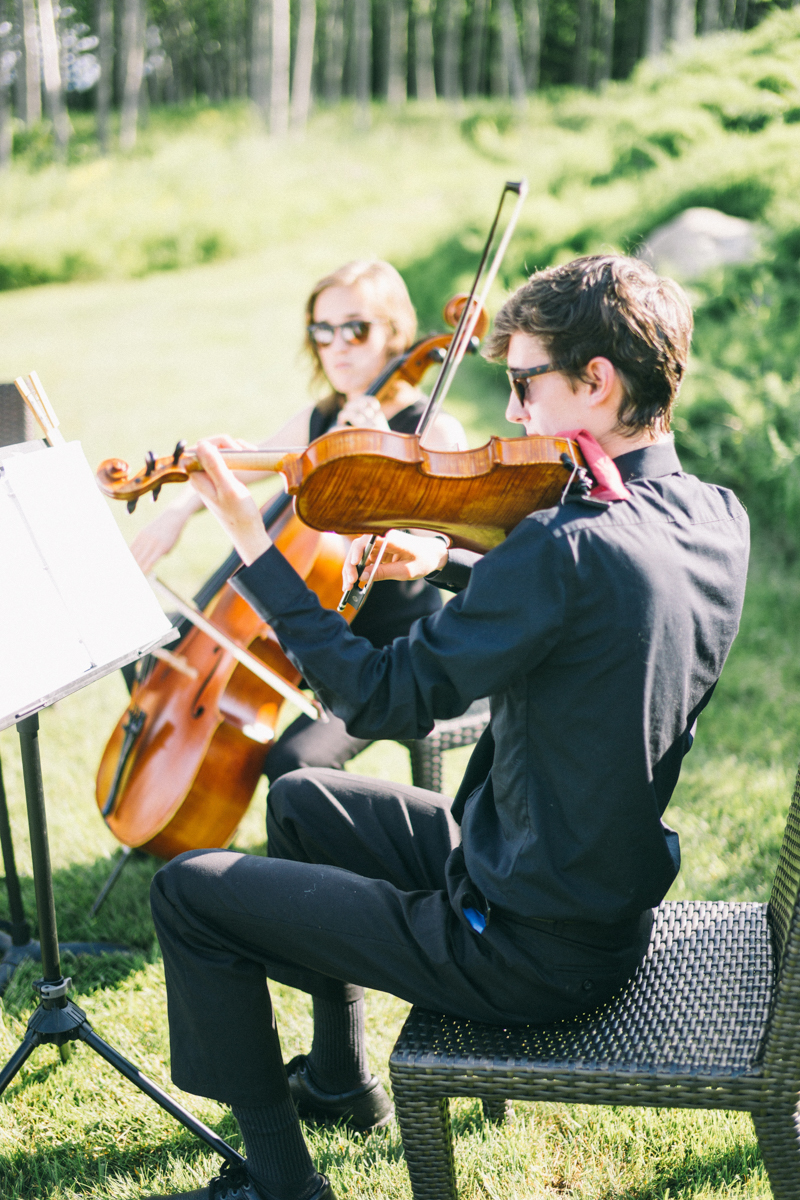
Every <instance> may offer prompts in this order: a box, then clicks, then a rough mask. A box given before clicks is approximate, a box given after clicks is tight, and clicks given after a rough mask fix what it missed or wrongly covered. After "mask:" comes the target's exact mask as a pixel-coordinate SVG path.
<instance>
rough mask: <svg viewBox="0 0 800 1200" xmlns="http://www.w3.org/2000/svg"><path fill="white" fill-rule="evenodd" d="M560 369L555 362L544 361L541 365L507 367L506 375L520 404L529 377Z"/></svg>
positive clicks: (526, 390)
mask: <svg viewBox="0 0 800 1200" xmlns="http://www.w3.org/2000/svg"><path fill="white" fill-rule="evenodd" d="M560 369H561V368H560V367H558V366H556V364H555V363H545V364H544V365H543V366H541V367H509V368H508V370H507V371H506V375H507V376H508V382H509V383H510V384H511V387H512V389H513V391H514V393H515V394H516V397H517V399H518V400H519V402H520V404H524V403H525V397H526V395H527V392H528V380H529V379H533V378H534V377H535V376H536V375H546V374H547V372H548V371H559V370H560Z"/></svg>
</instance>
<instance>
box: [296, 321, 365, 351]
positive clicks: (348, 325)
mask: <svg viewBox="0 0 800 1200" xmlns="http://www.w3.org/2000/svg"><path fill="white" fill-rule="evenodd" d="M372 324H373V322H372V321H343V322H342V324H341V325H330V324H329V323H328V322H327V321H312V323H311V324H310V325H308V326H307V329H308V336H309V337H310V338H311V340H312V342H313V343H314V345H315V346H330V345H332V343H333V339H334V338H335V337H336V330H337V329H340V330H341V331H342V340H343V341H345V342H346V343H347V345H348V346H363V345H364V342H365V341H366V340H367V338H368V337H369V331H370V327H371V325H372Z"/></svg>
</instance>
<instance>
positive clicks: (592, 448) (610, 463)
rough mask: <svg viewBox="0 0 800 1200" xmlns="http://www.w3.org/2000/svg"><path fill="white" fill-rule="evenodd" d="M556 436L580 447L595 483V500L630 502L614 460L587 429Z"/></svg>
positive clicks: (573, 430)
mask: <svg viewBox="0 0 800 1200" xmlns="http://www.w3.org/2000/svg"><path fill="white" fill-rule="evenodd" d="M556 436H557V437H563V438H569V439H570V441H573V442H577V443H578V445H579V446H580V449H581V454H582V455H583V457H584V458H585V459H586V465H587V467H588V468H589V473H590V474H591V475H592V477H593V478H594V481H595V486H594V487H593V488H592V492H591V496H592V499H593V500H630V498H631V494H630V492H629V491H628V489H627V488H626V487H625V484H624V483H623V482H622V476H621V475H620V473H619V471H618V470H617V468H616V465H615V463H614V460H613V459H612V458H609V457H608V455H607V454H606V452H605V450H604V449H603V448H602V446H601V445H600V443H599V442H597V441H595V439H594V438H593V437H592V435H591V434H590V433H587V431H586V430H585V429H565V430H564V431H563V432H562V433H559V434H557V435H556Z"/></svg>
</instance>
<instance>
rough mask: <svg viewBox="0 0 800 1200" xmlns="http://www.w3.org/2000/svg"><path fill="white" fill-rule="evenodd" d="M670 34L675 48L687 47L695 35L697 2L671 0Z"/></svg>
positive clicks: (693, 0)
mask: <svg viewBox="0 0 800 1200" xmlns="http://www.w3.org/2000/svg"><path fill="white" fill-rule="evenodd" d="M671 15H672V21H671V29H670V33H671V35H672V40H673V42H674V43H675V45H676V46H688V44H689V43H690V42H691V41H693V39H694V35H695V24H696V22H697V0H672V14H671Z"/></svg>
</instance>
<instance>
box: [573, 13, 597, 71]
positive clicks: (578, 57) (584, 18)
mask: <svg viewBox="0 0 800 1200" xmlns="http://www.w3.org/2000/svg"><path fill="white" fill-rule="evenodd" d="M591 52H592V0H578V26H577V29H576V31H575V58H574V59H573V63H572V82H573V83H574V84H576V86H577V87H588V86H589V58H590V55H591Z"/></svg>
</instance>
